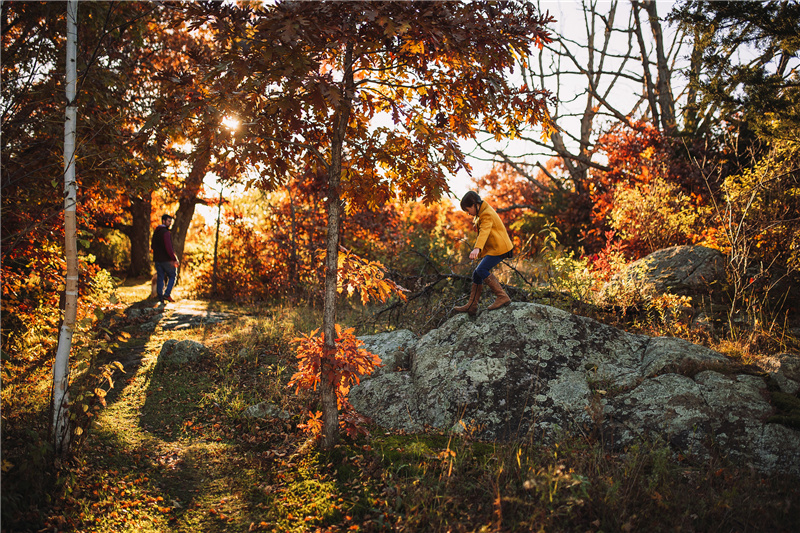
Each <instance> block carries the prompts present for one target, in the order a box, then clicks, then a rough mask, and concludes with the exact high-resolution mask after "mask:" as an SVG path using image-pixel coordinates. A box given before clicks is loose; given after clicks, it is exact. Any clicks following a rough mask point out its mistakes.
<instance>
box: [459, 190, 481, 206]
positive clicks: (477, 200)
mask: <svg viewBox="0 0 800 533" xmlns="http://www.w3.org/2000/svg"><path fill="white" fill-rule="evenodd" d="M482 202H483V200H481V197H480V196H478V193H476V192H475V191H469V192H468V193H467V194H465V195H464V198H462V199H461V209H463V210H464V211H466V210H467V208H468V207H472V206H473V205H481V203H482Z"/></svg>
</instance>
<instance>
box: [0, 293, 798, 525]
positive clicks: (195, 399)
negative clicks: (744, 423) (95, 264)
mask: <svg viewBox="0 0 800 533" xmlns="http://www.w3.org/2000/svg"><path fill="white" fill-rule="evenodd" d="M133 294H136V292H135V291H133ZM134 297H135V296H134ZM314 316H315V314H314V312H313V311H308V310H297V309H291V308H285V307H276V308H272V309H254V310H249V312H246V313H239V314H238V316H237V317H236V318H235V319H234V320H232V321H230V322H228V323H224V324H218V325H214V326H208V327H204V328H198V329H194V330H188V331H183V332H181V333H174V332H173V333H169V334H164V333H142V332H138V333H134V334H133V335H134V336H133V338H131V339H130V340H129V343H131V344H130V346H137V347H141V349H142V350H143V355H142V359H141V362H140V364H139V365H138V366H136V367H135V369H133V370H132V371H130V372H129V373H128V374H126V375H124V376H122V377H120V378H118V379H117V383H116V388H115V390H114V392H113V393H112V394H110V395H109V396H108V406H107V407H106V408H104V409H102V410H99V411H97V414H96V416H94V420H93V424H92V427H91V430H90V431H89V432H88V435H87V438H86V440H85V442H84V443H83V445H82V446H81V447H80V449H79V450H78V451H77V454H76V456H75V457H74V458H73V459H72V460H70V461H69V462H67V463H65V464H63V465H62V466H61V468H60V469H58V470H55V471H53V470H50V469H48V468H47V466H46V461H44V458H46V456H47V455H46V451H41V453H39V454H38V455H36V456H32V457H31V458H30V459H29V461H31V462H25V460H23V455H21V454H22V452H15V453H18V454H20V455H16V456H15V455H14V454H13V453H12V455H11V456H9V459H10V461H9V462H10V463H13V466H12V467H9V468H8V469H7V471H6V470H4V475H3V478H4V479H3V483H4V485H3V514H4V516H3V528H4V531H6V530H7V531H40V530H48V531H52V530H59V531H64V532H68V531H70V532H73V531H74V532H109V533H110V532H127V531H131V532H134V531H136V532H196V531H204V532H210V533H215V532H220V533H221V532H231V531H242V532H244V531H247V532H249V531H274V532H306V531H309V532H312V531H431V532H438V531H441V532H445V531H463V532H488V531H526V532H527V531H581V532H583V531H593V532H597V531H609V532H610V531H748V530H749V531H792V530H793V529H794V528H796V524H798V523H800V492H799V491H800V489H798V485H797V480H796V479H788V478H782V477H780V476H772V477H763V476H759V475H757V474H754V473H752V472H750V471H749V470H748V469H746V468H737V465H730V464H728V463H726V462H725V461H724V460H723V459H717V460H714V461H712V462H711V463H708V464H697V463H693V462H691V461H689V460H686V459H682V460H675V459H673V457H672V455H671V453H670V452H669V451H668V450H667V449H666V448H664V447H663V446H660V445H658V444H657V443H650V444H648V443H642V444H640V445H638V446H633V447H631V448H629V449H628V450H626V452H625V453H624V454H611V453H608V452H606V451H605V450H604V449H603V447H602V446H601V444H600V443H599V442H595V441H592V440H589V439H583V438H576V439H564V440H562V441H561V442H559V444H558V445H555V446H543V445H541V444H540V443H538V442H535V441H529V442H519V443H494V442H481V441H477V440H473V439H470V438H469V437H468V436H456V435H448V434H442V433H420V434H402V433H393V432H388V431H386V430H384V429H381V428H375V427H373V428H370V429H371V435H370V436H368V437H361V438H359V439H357V440H352V439H348V438H345V437H343V438H342V441H341V443H340V444H339V445H338V446H336V447H335V448H334V449H332V450H330V451H323V450H320V449H318V448H317V447H316V446H314V445H313V443H311V442H310V441H309V440H308V437H307V435H305V434H303V433H302V432H301V431H299V430H298V429H297V424H298V423H299V422H301V421H302V419H303V416H304V414H303V413H305V412H306V410H307V408H308V406H309V405H310V404H313V403H314V402H315V401H316V400H315V398H314V397H313V396H308V397H297V396H295V395H294V394H293V391H289V390H287V389H286V387H285V384H286V382H287V381H288V379H289V377H290V376H291V374H292V372H293V371H294V368H295V366H294V361H293V358H294V355H293V352H292V344H291V339H292V338H293V337H294V336H295V335H296V333H297V332H300V331H308V329H310V328H309V324H311V323H313V321H314ZM125 325H126V324H125V323H121V324H120V327H123V326H125ZM131 331H134V332H135V331H138V330H136V328H131ZM167 338H178V339H184V338H193V339H196V340H199V341H201V342H203V343H205V344H206V345H207V346H209V347H210V348H211V350H212V352H213V355H212V356H210V357H209V358H207V359H206V360H205V361H203V362H201V363H195V364H191V365H188V366H183V367H181V366H168V367H167V366H163V365H160V364H158V363H157V358H158V352H159V349H160V346H161V344H162V343H163V342H164V341H165V340H166V339H167ZM260 401H270V402H272V403H274V404H276V405H277V406H279V407H280V408H281V409H283V410H285V411H286V412H288V413H290V414H291V418H290V419H288V420H284V419H280V418H275V419H267V420H252V419H248V418H245V417H244V416H243V414H242V410H243V409H244V407H246V406H248V405H252V404H254V403H258V402H260ZM794 408H795V405H794V404H793V403H791V402H789V403H787V405H786V407H785V411H786V412H787V413H794V412H795V411H794ZM4 416H6V415H5V414H4ZM20 427H22V425H21V424H17V425H15V426H13V428H12V429H13V430H14V432H12V434H6V435H4V444H6V443H7V442H9V440H8V439H12V438H17V439H19V440H20V441H22V440H25V439H27V440H28V441H29V446H28V448H27V449H32V447H33V446H34V443H35V442H41V438H42V436H41V435H42V434H41V430H42V427H41V426H33V428H32V429H33V433H32V435H31V434H30V432H29V433H22V432H20V430H19V428H20ZM37 429H38V431H39V433H37V431H36V430H37ZM17 445H18V448H17V449H18V450H21V449H22V448H19V446H20V445H19V442H18V443H17ZM7 453H8V452H7V448H4V460H5V459H6V456H7ZM36 457H39V459H36ZM33 461H38V462H33ZM37 465H38V466H37ZM23 467H24V468H23ZM4 469H5V466H4ZM37 472H38V474H37ZM37 476H38V477H37ZM30 486H35V487H38V488H37V492H35V493H23V492H21V491H24V490H26V487H30ZM31 494H35V495H36V497H35V498H34V497H33V496H31ZM9 502H10V503H11V505H7V503H9Z"/></svg>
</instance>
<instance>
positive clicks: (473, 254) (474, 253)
mask: <svg viewBox="0 0 800 533" xmlns="http://www.w3.org/2000/svg"><path fill="white" fill-rule="evenodd" d="M480 253H481V249H480V248H475V249H474V250H472V251H471V252H470V253H469V258H470V259H476V258H477V257H478V255H479V254H480Z"/></svg>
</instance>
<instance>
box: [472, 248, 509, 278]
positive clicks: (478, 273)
mask: <svg viewBox="0 0 800 533" xmlns="http://www.w3.org/2000/svg"><path fill="white" fill-rule="evenodd" d="M508 257H511V252H508V253H505V254H503V255H486V256H484V257H483V259H481V262H480V263H478V266H477V268H475V271H474V272H473V273H472V283H474V284H476V285H483V280H485V279H486V278H488V277H489V274H491V272H490V271H491V270H492V269H493V268H494V267H496V266H497V265H499V264H500V263H501V262H502V261H503V259H506V258H508Z"/></svg>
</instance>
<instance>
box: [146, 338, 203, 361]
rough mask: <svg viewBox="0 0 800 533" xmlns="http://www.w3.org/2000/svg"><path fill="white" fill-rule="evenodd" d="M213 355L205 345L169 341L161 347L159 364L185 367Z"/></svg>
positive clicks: (194, 342) (191, 341)
mask: <svg viewBox="0 0 800 533" xmlns="http://www.w3.org/2000/svg"><path fill="white" fill-rule="evenodd" d="M210 354H211V350H209V349H208V348H207V347H206V346H205V345H204V344H203V343H200V342H197V341H193V340H185V341H177V340H175V339H169V340H167V341H165V342H164V344H163V345H162V346H161V352H160V353H159V354H158V362H159V363H164V364H171V365H185V364H186V363H191V362H195V361H200V360H202V359H204V358H205V357H207V356H208V355H210Z"/></svg>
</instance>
